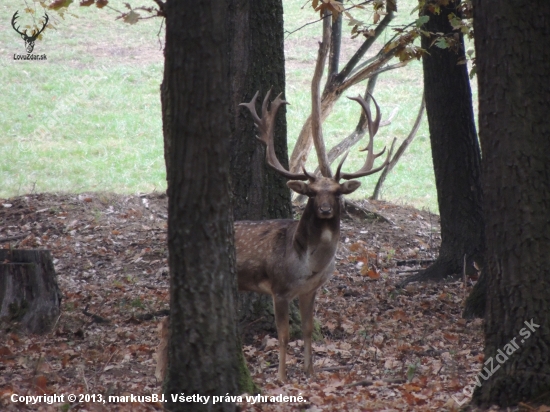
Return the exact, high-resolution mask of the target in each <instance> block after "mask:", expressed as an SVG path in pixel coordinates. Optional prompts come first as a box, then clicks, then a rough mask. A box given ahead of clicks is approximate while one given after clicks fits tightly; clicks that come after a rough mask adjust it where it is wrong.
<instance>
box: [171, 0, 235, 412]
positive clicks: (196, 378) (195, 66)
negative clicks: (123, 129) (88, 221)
mask: <svg viewBox="0 0 550 412" xmlns="http://www.w3.org/2000/svg"><path fill="white" fill-rule="evenodd" d="M227 11H228V7H227V3H226V2H215V1H212V0H210V1H201V2H198V3H194V4H193V7H189V5H188V4H186V3H184V2H179V1H177V0H167V2H166V46H165V67H164V80H163V87H162V92H163V93H164V94H167V95H164V96H163V98H162V103H163V107H162V108H163V113H165V115H164V116H163V120H164V121H169V124H167V125H165V127H164V130H165V131H167V132H168V136H165V139H166V140H168V141H169V145H168V148H169V150H168V152H167V156H168V158H169V164H168V165H167V166H168V174H169V176H168V249H169V265H170V329H171V331H172V333H171V339H170V345H169V366H168V373H167V375H168V377H167V381H166V384H165V393H166V394H167V397H168V399H169V402H167V404H166V405H167V408H168V409H169V410H172V411H180V410H181V411H206V410H208V411H213V410H216V411H234V410H235V405H234V404H233V403H231V402H222V403H216V404H215V405H213V404H212V403H209V404H208V405H204V404H202V403H196V402H195V403H180V402H172V400H171V397H170V394H181V393H185V394H186V395H192V394H200V395H203V396H220V395H225V394H230V395H231V394H233V395H235V394H237V392H238V353H237V352H238V351H237V349H238V341H237V330H236V319H235V309H234V304H235V297H236V279H235V252H234V246H233V219H232V214H231V204H230V188H229V151H230V144H229V142H230V141H229V137H230V132H231V130H230V121H231V118H230V115H229V107H230V106H231V98H230V88H229V55H228V53H227V36H228V28H227V18H228V12H227ZM166 104H168V106H166ZM166 114H169V115H168V116H166Z"/></svg>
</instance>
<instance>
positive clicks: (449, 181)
mask: <svg viewBox="0 0 550 412" xmlns="http://www.w3.org/2000/svg"><path fill="white" fill-rule="evenodd" d="M456 5H457V3H456V2H455V3H453V2H451V3H449V6H448V7H444V6H441V12H440V13H439V14H433V13H431V12H429V11H428V10H427V9H425V13H426V15H428V16H429V17H430V20H429V21H428V22H427V23H426V24H425V26H424V29H425V30H427V31H429V32H431V33H437V32H439V33H450V32H452V27H451V25H450V23H449V17H448V16H449V14H451V13H455V14H457V13H458V11H457V10H456ZM432 41H433V39H432V38H428V37H425V36H423V37H422V48H424V49H426V50H428V49H429V50H428V53H429V54H426V55H425V56H424V57H423V58H422V63H423V68H424V96H425V99H426V113H427V118H428V125H429V130H430V142H431V147H432V159H433V164H434V172H435V183H436V188H437V201H438V204H439V213H440V217H441V247H440V249H439V257H438V258H437V260H436V261H435V263H434V264H433V265H431V266H430V267H428V268H427V269H426V270H424V271H422V272H420V273H418V274H416V275H414V276H411V277H410V278H408V279H406V280H405V281H404V282H403V284H405V283H409V282H412V281H425V280H436V281H441V280H444V279H445V278H447V277H450V276H454V275H458V274H460V273H462V270H463V262H464V255H466V262H467V269H468V272H470V271H471V270H473V265H472V262H473V260H475V259H476V258H477V257H478V256H479V255H480V254H481V253H482V252H483V249H484V240H483V239H484V237H483V236H484V235H483V213H482V191H481V154H480V150H479V143H478V140H477V133H476V128H475V122H474V113H473V109H472V93H471V89H470V81H469V79H468V72H467V67H466V65H464V64H457V63H458V61H459V60H460V59H461V58H463V54H464V42H463V39H462V35H460V45H461V50H460V53H461V54H459V55H457V54H456V53H454V52H453V51H451V50H449V49H440V48H438V47H435V46H434V47H430V44H431V43H432ZM470 269H471V270H470Z"/></svg>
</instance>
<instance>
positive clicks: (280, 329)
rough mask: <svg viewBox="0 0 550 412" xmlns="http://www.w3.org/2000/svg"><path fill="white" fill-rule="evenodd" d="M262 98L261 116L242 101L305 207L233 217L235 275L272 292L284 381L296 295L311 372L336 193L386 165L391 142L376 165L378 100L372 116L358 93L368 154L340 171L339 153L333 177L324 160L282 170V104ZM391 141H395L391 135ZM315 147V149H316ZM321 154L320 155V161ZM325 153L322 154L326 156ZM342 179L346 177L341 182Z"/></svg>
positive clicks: (330, 262) (269, 157)
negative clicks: (297, 211) (316, 165)
mask: <svg viewBox="0 0 550 412" xmlns="http://www.w3.org/2000/svg"><path fill="white" fill-rule="evenodd" d="M270 93H271V91H270V92H269V93H268V94H267V96H266V97H265V98H264V101H263V103H262V109H261V113H262V117H261V118H260V117H259V116H258V113H257V112H256V99H257V98H258V93H256V94H255V95H254V97H253V98H252V100H251V101H250V102H248V103H241V106H244V107H246V108H247V109H248V110H249V111H250V114H251V115H252V118H253V119H254V123H255V125H256V128H257V129H258V136H257V138H258V139H259V140H260V141H261V142H262V143H263V144H264V145H265V147H266V161H267V164H268V165H269V166H270V167H271V168H273V169H274V170H275V171H277V172H278V173H279V174H281V175H282V176H284V177H285V178H287V179H289V181H288V182H287V186H288V187H289V188H290V189H292V190H293V191H295V192H297V193H300V194H303V195H306V196H308V198H309V200H308V202H307V205H306V208H305V210H304V213H303V214H302V217H301V219H300V221H298V222H297V221H292V220H266V221H260V222H247V221H242V222H235V245H236V251H237V279H238V284H239V289H240V290H245V291H253V292H260V293H268V294H271V295H272V297H273V303H274V307H275V321H276V325H277V335H278V338H279V373H278V376H279V379H280V380H281V381H286V365H285V361H286V345H287V344H288V340H289V336H288V335H289V334H288V305H289V303H290V301H291V300H293V299H294V298H296V297H298V298H299V300H300V312H301V315H302V332H303V338H304V351H305V353H304V369H305V371H306V373H307V374H308V375H311V374H312V373H313V362H312V352H311V337H312V332H313V309H314V303H315V295H316V293H317V290H318V289H319V288H320V287H321V286H322V285H323V284H324V283H325V282H327V281H328V279H329V278H330V276H331V275H332V273H333V272H334V256H335V254H336V248H337V245H338V241H339V238H340V196H341V195H345V194H349V193H352V192H353V191H355V190H356V189H357V188H358V187H359V186H360V185H361V183H360V182H359V181H357V180H352V179H355V178H358V177H362V176H367V175H370V174H372V173H376V172H378V171H379V170H381V169H383V168H384V167H386V165H387V164H388V162H389V159H390V157H391V153H392V151H393V144H392V147H391V149H390V151H389V153H388V156H387V158H386V160H385V161H384V162H383V163H382V164H381V165H380V166H378V167H376V168H374V167H373V166H374V161H375V160H376V158H378V157H380V156H382V154H383V153H384V151H385V149H384V150H382V151H381V152H380V153H378V154H375V153H374V150H373V139H374V135H375V134H376V132H377V130H378V126H379V123H380V118H381V115H380V108H379V107H378V105H377V104H376V102H375V101H374V99H373V101H374V104H375V106H376V118H375V119H374V120H372V118H371V114H370V111H369V108H368V104H367V103H366V102H365V100H364V99H362V98H361V97H356V98H353V100H355V101H357V102H358V103H359V104H360V105H361V106H362V107H363V109H364V110H365V112H366V114H367V118H368V126H369V127H368V129H369V136H370V139H369V143H368V144H367V147H366V149H364V150H366V151H367V152H368V153H367V159H366V161H365V164H364V165H363V167H362V168H361V169H359V170H358V171H357V172H355V173H344V172H342V165H343V163H344V161H345V159H346V156H347V154H346V155H345V156H344V157H343V159H342V160H341V162H340V164H339V165H338V168H337V170H336V174H335V175H334V177H332V176H331V174H332V172H331V170H330V167H329V165H328V164H325V165H324V166H325V167H320V169H321V170H325V171H326V172H325V173H326V174H328V175H329V176H323V175H321V176H316V175H312V174H310V173H308V172H307V171H306V170H305V168H303V169H302V170H303V173H291V172H289V171H288V170H286V169H285V168H284V167H283V166H282V165H281V163H280V162H279V160H278V159H277V156H276V155H275V146H274V143H273V138H274V128H275V116H276V115H277V111H278V110H279V108H280V107H281V106H282V105H283V104H287V102H285V101H284V100H282V99H281V95H279V96H277V97H276V98H275V100H273V101H272V102H271V110H269V109H268V105H269V96H270ZM394 143H395V141H394ZM318 153H319V152H318ZM322 158H323V156H318V160H319V162H320V163H321V162H322V161H323V160H322ZM324 158H325V159H326V156H324ZM340 180H345V182H342V183H341V182H340Z"/></svg>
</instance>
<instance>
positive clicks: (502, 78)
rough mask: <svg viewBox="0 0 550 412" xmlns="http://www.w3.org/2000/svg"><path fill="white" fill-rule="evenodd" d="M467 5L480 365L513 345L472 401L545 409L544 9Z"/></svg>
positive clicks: (547, 195)
mask: <svg viewBox="0 0 550 412" xmlns="http://www.w3.org/2000/svg"><path fill="white" fill-rule="evenodd" d="M474 6H475V7H474V29H475V33H476V34H475V45H476V61H477V73H478V82H479V126H480V136H481V144H482V149H483V190H484V210H485V222H486V226H485V230H486V236H487V253H486V258H485V265H484V268H483V270H484V271H485V272H487V276H488V278H487V282H488V294H487V314H486V318H485V320H486V322H485V359H489V358H490V357H493V358H495V357H496V355H497V351H498V350H499V349H501V350H503V348H504V347H505V346H506V345H509V344H510V342H511V341H512V340H515V342H516V343H517V345H518V349H517V351H514V352H513V353H509V354H508V360H506V361H505V362H504V363H502V364H501V365H500V368H499V369H498V370H497V371H496V372H495V373H494V374H492V375H491V376H490V377H489V378H488V379H487V380H486V381H485V380H484V379H481V382H482V385H481V387H478V388H476V390H475V393H474V402H475V403H476V404H478V405H486V406H488V405H492V404H498V405H499V406H501V407H509V406H512V405H516V404H518V403H519V402H531V403H533V404H548V402H549V401H550V392H549V388H550V362H549V359H550V220H549V214H548V211H549V210H550V122H549V120H548V108H549V107H550V86H549V85H550V50H549V49H548V44H550V2H547V1H533V2H527V3H525V2H519V1H503V0H500V1H490V2H487V1H481V0H476V1H474ZM526 322H527V323H529V325H527V324H526ZM533 323H534V324H536V325H540V326H534V325H533ZM522 331H523V332H522ZM527 332H529V335H530V336H528V334H527ZM508 348H509V349H510V347H508ZM510 351H511V349H510ZM504 352H505V353H506V350H504ZM496 363H497V362H496V361H495V365H496ZM485 375H487V374H485ZM533 409H536V408H533Z"/></svg>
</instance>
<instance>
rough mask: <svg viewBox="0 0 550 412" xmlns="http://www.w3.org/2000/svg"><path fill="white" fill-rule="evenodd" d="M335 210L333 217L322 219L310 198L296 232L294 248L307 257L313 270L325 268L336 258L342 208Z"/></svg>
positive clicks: (303, 256)
mask: <svg viewBox="0 0 550 412" xmlns="http://www.w3.org/2000/svg"><path fill="white" fill-rule="evenodd" d="M336 207H339V205H338V206H336ZM335 212H336V213H334V216H333V217H332V218H330V219H321V218H319V217H318V216H317V214H316V213H315V210H314V205H313V200H311V199H309V200H308V202H307V205H306V208H305V210H304V213H303V215H302V218H301V219H300V222H299V223H298V226H297V228H296V232H295V233H294V238H293V246H294V249H295V250H296V252H298V254H299V255H300V256H301V257H302V258H306V259H307V261H308V264H309V266H310V268H311V270H312V272H318V271H321V270H323V269H324V268H325V267H326V266H327V265H328V264H329V263H330V262H332V260H333V259H334V255H335V253H336V248H337V246H338V241H339V239H340V210H336V211H335Z"/></svg>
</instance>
